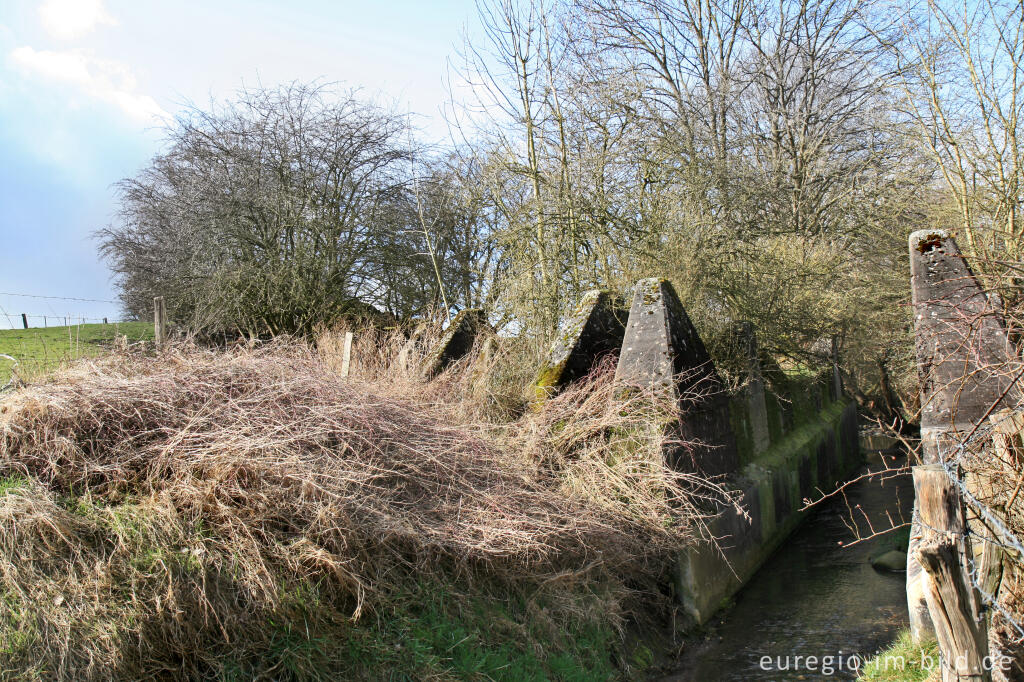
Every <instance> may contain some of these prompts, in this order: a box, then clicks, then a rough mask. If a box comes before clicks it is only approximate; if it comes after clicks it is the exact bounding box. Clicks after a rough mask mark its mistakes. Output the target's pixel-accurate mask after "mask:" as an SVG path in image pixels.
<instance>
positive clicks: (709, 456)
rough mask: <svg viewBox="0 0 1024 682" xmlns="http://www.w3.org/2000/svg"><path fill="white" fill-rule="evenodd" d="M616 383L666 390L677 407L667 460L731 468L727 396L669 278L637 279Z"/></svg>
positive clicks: (734, 462) (699, 467) (707, 470)
mask: <svg viewBox="0 0 1024 682" xmlns="http://www.w3.org/2000/svg"><path fill="white" fill-rule="evenodd" d="M615 381H616V383H618V384H619V385H620V386H622V387H623V388H624V389H628V388H634V389H639V390H652V389H653V390H654V391H668V392H669V395H671V397H672V399H673V400H674V401H675V402H676V403H677V404H678V405H679V419H678V421H677V423H675V424H671V425H669V427H668V428H669V429H670V430H671V431H670V436H671V437H672V439H678V440H679V441H680V444H679V445H673V446H671V447H670V448H669V451H668V452H666V458H667V460H668V461H669V463H670V464H671V465H673V466H675V467H678V468H680V469H683V470H689V471H697V472H700V473H704V474H707V475H718V474H727V473H731V472H733V471H735V470H736V468H737V466H738V463H739V462H738V455H737V448H736V441H735V437H734V435H733V431H732V426H731V420H730V411H729V396H728V395H727V393H726V388H725V385H724V383H723V381H722V379H721V377H720V376H719V375H718V372H717V371H716V370H715V366H714V363H713V362H712V361H711V356H710V355H709V354H708V351H707V348H706V347H705V346H704V342H703V341H702V340H701V338H700V335H699V334H698V333H697V329H696V328H695V327H694V326H693V322H691V321H690V317H689V316H688V315H687V314H686V310H684V309H683V306H682V303H680V301H679V297H678V296H677V295H676V292H675V289H673V287H672V284H671V283H669V282H668V280H664V279H657V278H652V279H643V280H640V281H639V282H637V285H636V291H635V293H634V295H633V304H632V306H631V307H630V310H629V321H628V322H627V324H626V333H625V338H624V339H623V342H622V351H621V353H620V354H619V364H618V367H617V368H616V372H615Z"/></svg>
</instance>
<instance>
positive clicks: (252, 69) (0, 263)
mask: <svg viewBox="0 0 1024 682" xmlns="http://www.w3.org/2000/svg"><path fill="white" fill-rule="evenodd" d="M474 17H475V10H474V8H473V2H472V0H441V1H438V0H430V1H429V2H427V1H421V2H416V1H415V0H389V1H388V2H350V1H348V0H343V1H342V0H339V1H336V2H330V1H328V0H308V1H297V0H292V1H290V2H271V1H269V0H245V1H239V0H206V1H205V2H203V1H199V0H177V1H175V2H155V1H144V0H141V1H140V0H136V1H134V2H132V1H130V0H32V1H29V0H2V2H0V240H2V241H0V254H2V255H0V308H2V311H0V327H8V326H10V324H9V321H8V317H7V316H9V318H11V319H14V320H15V323H16V324H18V325H20V323H21V320H20V314H21V313H23V312H24V313H29V314H38V315H52V316H59V315H65V314H71V315H73V316H79V315H80V316H85V317H103V316H109V317H111V318H113V317H115V316H116V315H117V314H118V312H119V311H118V307H117V305H116V304H112V303H94V302H85V301H60V300H48V299H40V298H26V297H19V296H12V295H11V294H35V295H47V296H64V297H73V298H89V299H114V298H116V292H115V290H114V287H113V285H112V283H111V281H110V273H109V272H108V271H107V270H106V268H105V267H104V265H103V264H102V263H101V262H100V261H99V259H98V257H97V255H96V248H95V243H94V242H93V240H92V239H91V237H90V235H91V234H92V232H93V231H94V230H96V229H97V228H99V227H102V226H104V225H106V224H107V223H109V222H110V221H111V220H112V219H113V217H114V216H113V213H114V211H115V209H116V204H115V196H114V192H113V187H112V185H113V184H114V183H115V182H117V180H119V179H120V178H122V177H125V176H129V175H132V174H133V173H135V172H136V171H137V170H138V169H139V168H141V167H142V166H144V165H145V164H146V162H147V160H148V159H149V158H150V157H151V156H152V155H153V154H154V153H155V152H156V151H157V150H158V149H159V148H160V143H161V134H160V125H161V121H162V120H164V119H165V118H166V117H168V116H170V115H173V114H174V112H175V111H176V110H178V109H179V108H180V107H181V106H182V105H183V104H185V103H186V102H189V101H192V102H196V103H200V104H202V103H204V102H208V101H209V99H210V98H211V97H214V98H218V99H220V98H223V97H227V96H230V94H231V93H232V92H233V91H235V90H237V89H238V88H239V87H240V86H241V85H243V84H246V85H256V84H260V83H262V84H263V85H267V86H270V85H276V84H278V83H282V82H287V81H291V80H303V81H308V80H313V79H318V78H319V79H323V80H326V81H340V82H342V83H344V84H345V85H347V86H359V87H362V88H364V90H365V92H366V94H367V95H368V96H374V97H379V98H380V99H382V100H383V101H385V102H388V103H394V104H396V105H397V106H399V107H401V108H402V109H409V110H411V111H413V112H416V113H418V114H422V115H424V116H425V117H426V118H421V119H420V125H421V126H422V127H423V128H424V129H425V132H426V133H427V134H428V135H430V136H434V137H439V136H440V135H441V134H442V131H443V122H442V119H441V116H440V113H439V108H440V107H441V106H442V105H443V102H444V100H445V97H446V95H445V88H444V80H445V77H446V73H447V59H448V58H449V57H451V56H453V55H454V53H455V46H456V45H457V44H458V43H459V42H460V40H461V35H462V32H463V29H464V27H465V26H466V25H467V24H470V25H471V24H472V21H473V18H474ZM5 313H6V316H5ZM35 322H38V323H39V324H42V320H37V321H35ZM51 324H52V322H51Z"/></svg>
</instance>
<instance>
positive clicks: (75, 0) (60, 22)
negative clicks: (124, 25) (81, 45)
mask: <svg viewBox="0 0 1024 682" xmlns="http://www.w3.org/2000/svg"><path fill="white" fill-rule="evenodd" d="M39 20H40V21H41V22H42V24H43V28H45V29H46V32H47V33H49V34H50V35H51V36H53V37H54V38H59V39H61V40H69V39H71V38H77V37H79V36H82V35H85V34H86V33H88V32H89V31H91V30H93V29H94V28H96V27H97V26H99V25H100V24H107V25H111V26H113V25H115V24H117V20H115V19H114V17H112V16H111V15H110V12H108V11H107V9H106V7H104V6H103V0H45V2H43V4H42V5H40V6H39Z"/></svg>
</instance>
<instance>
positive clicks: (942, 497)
mask: <svg viewBox="0 0 1024 682" xmlns="http://www.w3.org/2000/svg"><path fill="white" fill-rule="evenodd" d="M914 494H915V496H916V501H917V508H918V514H919V520H920V528H921V530H920V540H919V542H918V545H917V560H918V562H919V563H920V565H921V567H922V569H924V572H925V573H926V574H927V575H928V578H929V580H927V581H925V584H924V586H925V589H924V595H925V599H926V600H927V602H928V611H929V612H930V613H931V616H932V623H933V625H934V627H935V637H936V639H937V640H938V642H939V651H940V653H941V654H942V680H943V682H954V681H958V680H976V681H978V682H989V681H990V680H991V679H992V674H991V670H990V669H988V667H987V666H986V658H987V657H988V628H987V627H986V623H985V617H984V615H983V614H982V613H981V607H980V597H979V595H978V593H977V591H976V590H975V589H974V586H973V585H972V583H971V578H970V575H971V573H970V571H971V569H970V566H969V565H968V564H967V561H968V557H969V556H971V547H970V541H969V540H968V539H967V534H966V532H965V530H966V528H965V523H964V510H963V504H962V502H961V500H960V494H959V491H958V490H957V486H956V484H955V483H954V482H953V481H952V480H951V479H950V477H949V474H947V472H946V469H945V468H944V467H943V465H941V464H925V465H922V466H916V467H914Z"/></svg>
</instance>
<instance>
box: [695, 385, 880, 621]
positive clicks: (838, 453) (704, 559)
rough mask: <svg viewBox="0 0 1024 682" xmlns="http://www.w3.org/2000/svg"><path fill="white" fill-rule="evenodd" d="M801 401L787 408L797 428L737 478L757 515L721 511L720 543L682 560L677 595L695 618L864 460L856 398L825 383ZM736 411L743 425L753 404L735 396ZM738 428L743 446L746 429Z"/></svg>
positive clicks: (736, 585)
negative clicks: (811, 502)
mask: <svg viewBox="0 0 1024 682" xmlns="http://www.w3.org/2000/svg"><path fill="white" fill-rule="evenodd" d="M798 398H802V399H798V400H795V401H794V402H793V403H790V405H787V406H786V407H787V408H788V411H789V412H790V415H791V419H792V422H791V426H790V427H789V429H788V430H785V431H783V430H781V428H780V430H778V431H775V433H776V434H778V437H777V439H776V440H775V442H773V443H772V445H771V446H770V447H769V448H768V449H767V450H766V451H765V452H763V453H762V454H760V455H758V456H756V457H754V458H752V459H750V461H749V462H747V463H746V464H745V465H744V466H743V467H742V468H741V469H740V471H739V472H738V473H737V475H736V476H735V477H734V478H733V481H732V483H733V485H734V486H735V487H736V489H737V490H740V491H742V493H741V494H742V497H741V498H740V504H741V506H742V507H743V508H744V509H745V511H746V513H747V514H748V515H749V519H748V518H745V517H743V516H741V515H739V514H738V513H736V512H735V511H732V510H730V511H727V512H725V513H723V514H721V515H719V516H718V517H716V518H714V519H712V521H711V522H710V523H709V531H710V533H711V534H712V536H713V537H715V538H717V543H712V542H703V543H701V544H699V545H698V546H696V547H694V548H692V549H690V550H688V551H686V552H684V553H683V554H682V556H681V557H680V559H679V565H678V571H677V573H676V593H677V595H678V598H679V601H680V603H681V604H682V606H683V608H684V609H685V611H686V613H687V614H688V615H689V617H690V619H691V620H692V621H693V622H695V623H698V624H700V623H704V622H706V621H707V620H708V619H709V618H710V617H711V616H712V615H713V614H714V613H715V611H717V610H718V609H719V608H720V607H721V606H722V605H723V604H724V603H725V602H726V601H727V600H728V599H729V598H730V597H732V596H733V595H734V594H735V593H736V591H737V590H739V589H740V588H741V587H742V586H743V585H744V584H745V583H746V582H747V580H749V579H750V577H751V576H753V575H754V573H755V572H756V571H757V569H758V568H759V567H760V566H761V564H762V563H764V561H765V560H766V559H767V558H768V557H769V556H770V555H771V554H772V552H773V551H775V550H776V549H777V548H778V547H779V545H780V544H781V543H782V542H783V541H784V540H785V539H786V538H787V537H788V536H789V534H790V533H791V532H792V531H793V529H794V528H796V526H797V525H799V523H800V522H801V521H802V520H803V517H804V515H805V512H801V511H800V509H801V507H803V504H804V500H805V499H814V498H816V497H818V496H820V493H819V492H817V491H818V490H821V491H826V492H830V491H831V490H833V489H834V486H835V484H836V483H837V482H841V481H843V480H846V479H847V478H848V476H849V475H850V473H851V472H853V471H854V470H855V469H856V468H857V467H858V466H859V464H860V463H861V461H862V460H861V454H860V448H859V445H858V438H857V406H856V404H855V403H854V402H853V401H851V400H849V399H848V398H847V397H845V396H840V397H839V398H838V399H835V398H833V397H832V396H831V395H829V391H828V390H827V389H826V388H825V387H823V386H822V382H814V383H812V384H810V385H809V386H808V387H807V394H806V395H804V396H798ZM744 402H746V401H744ZM770 402H772V403H775V407H774V409H771V410H769V413H770V414H771V413H774V414H776V415H777V420H778V422H781V421H782V418H783V416H784V414H785V412H784V411H783V410H781V409H780V408H779V406H778V405H779V402H780V401H777V400H775V399H774V397H773V398H772V400H771V401H770ZM819 406H820V409H819ZM732 409H733V422H734V424H740V425H743V424H744V423H745V422H746V421H747V420H748V418H749V417H748V416H747V415H748V414H749V412H748V411H747V410H748V408H747V406H746V405H745V404H743V403H738V401H736V400H734V401H733V404H732ZM737 431H739V432H740V433H738V436H737V440H739V441H740V442H741V443H742V441H743V436H742V435H740V434H741V433H742V431H743V427H742V426H741V427H740V428H739V429H737Z"/></svg>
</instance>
